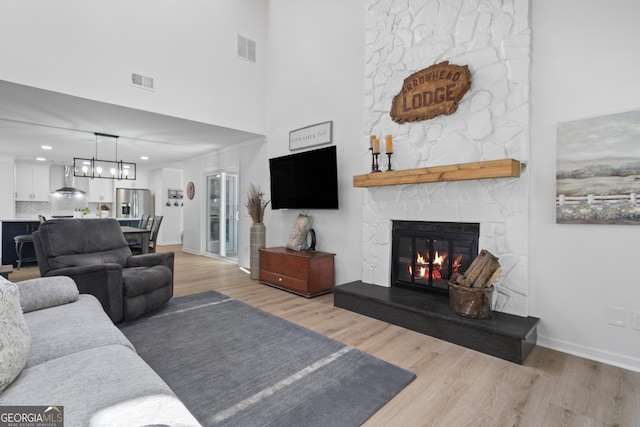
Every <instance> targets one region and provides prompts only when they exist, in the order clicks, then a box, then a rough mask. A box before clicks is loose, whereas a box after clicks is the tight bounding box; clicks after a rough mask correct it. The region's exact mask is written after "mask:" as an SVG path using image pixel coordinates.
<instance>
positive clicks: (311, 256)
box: [259, 247, 335, 298]
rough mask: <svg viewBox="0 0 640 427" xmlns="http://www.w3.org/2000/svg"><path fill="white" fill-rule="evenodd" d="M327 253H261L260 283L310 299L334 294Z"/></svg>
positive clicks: (330, 258)
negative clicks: (330, 293)
mask: <svg viewBox="0 0 640 427" xmlns="http://www.w3.org/2000/svg"><path fill="white" fill-rule="evenodd" d="M334 257H335V254H330V253H327V252H312V251H293V250H291V249H287V248H284V247H276V248H263V249H260V277H259V279H260V283H264V284H265V285H269V286H274V287H276V288H279V289H284V290H286V291H289V292H293V293H295V294H298V295H302V296H305V297H307V298H311V297H314V296H317V295H322V294H326V293H329V292H333V285H334V277H333V258H334Z"/></svg>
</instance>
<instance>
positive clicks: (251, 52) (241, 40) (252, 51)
mask: <svg viewBox="0 0 640 427" xmlns="http://www.w3.org/2000/svg"><path fill="white" fill-rule="evenodd" d="M238 56H239V57H240V58H243V59H246V60H247V61H251V62H256V42H255V41H253V40H251V39H249V38H247V37H245V36H242V35H240V34H238Z"/></svg>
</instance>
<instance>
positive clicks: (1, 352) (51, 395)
mask: <svg viewBox="0 0 640 427" xmlns="http://www.w3.org/2000/svg"><path fill="white" fill-rule="evenodd" d="M18 299H19V301H18ZM25 345H26V347H25ZM14 405H20V406H23V405H26V406H32V405H37V406H58V407H60V406H62V407H63V415H64V426H65V427H72V426H115V425H117V426H143V425H167V426H197V425H200V424H199V423H198V422H197V420H196V419H195V418H194V417H193V415H192V414H191V413H190V412H189V410H188V409H187V408H186V407H185V406H184V404H183V403H182V402H181V401H180V400H179V399H178V397H177V396H176V395H175V394H174V393H173V391H171V389H170V388H169V386H168V385H167V384H166V383H165V382H164V381H163V380H162V379H161V378H160V377H159V376H158V375H157V374H156V373H155V372H154V371H153V370H152V369H151V368H150V367H149V366H148V365H147V364H146V363H145V362H144V360H142V359H141V358H140V357H139V356H138V355H137V354H136V351H135V349H134V347H133V345H132V344H131V343H130V342H129V340H128V339H127V338H126V337H125V336H124V335H123V334H122V333H121V332H120V330H119V329H118V328H117V327H115V326H114V324H113V323H112V321H111V320H110V319H109V317H108V316H107V315H106V314H105V312H104V310H103V308H102V306H101V304H100V302H98V300H97V299H96V298H95V297H94V296H92V295H87V294H79V293H78V288H77V286H76V284H75V283H74V281H73V280H72V279H70V278H68V277H63V276H60V277H49V278H38V279H32V280H26V281H23V282H19V283H16V284H14V283H11V282H9V281H7V280H6V279H3V278H2V277H0V407H6V406H14Z"/></svg>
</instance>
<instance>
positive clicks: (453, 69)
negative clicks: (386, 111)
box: [390, 61, 471, 123]
mask: <svg viewBox="0 0 640 427" xmlns="http://www.w3.org/2000/svg"><path fill="white" fill-rule="evenodd" d="M470 87H471V73H470V72H469V66H468V65H465V66H461V65H450V64H449V61H444V62H441V63H439V64H436V65H432V66H430V67H429V68H425V69H424V70H421V71H418V72H417V73H413V74H412V75H410V76H409V77H407V78H406V79H405V80H404V83H403V84H402V90H401V91H400V93H398V94H397V95H396V96H395V97H394V98H393V103H392V104H391V112H390V114H391V118H392V119H393V121H395V122H397V123H405V122H417V121H420V120H429V119H432V118H434V117H436V116H439V115H441V114H447V115H448V114H453V113H455V111H456V110H457V109H458V101H460V100H461V99H462V97H463V96H464V94H465V93H466V92H467V90H469V88H470Z"/></svg>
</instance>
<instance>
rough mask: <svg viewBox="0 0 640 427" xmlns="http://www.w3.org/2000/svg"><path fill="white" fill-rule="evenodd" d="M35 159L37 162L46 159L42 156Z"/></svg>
mask: <svg viewBox="0 0 640 427" xmlns="http://www.w3.org/2000/svg"><path fill="white" fill-rule="evenodd" d="M36 160H37V161H39V162H44V161H45V160H47V159H45V158H44V157H37V158H36Z"/></svg>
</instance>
